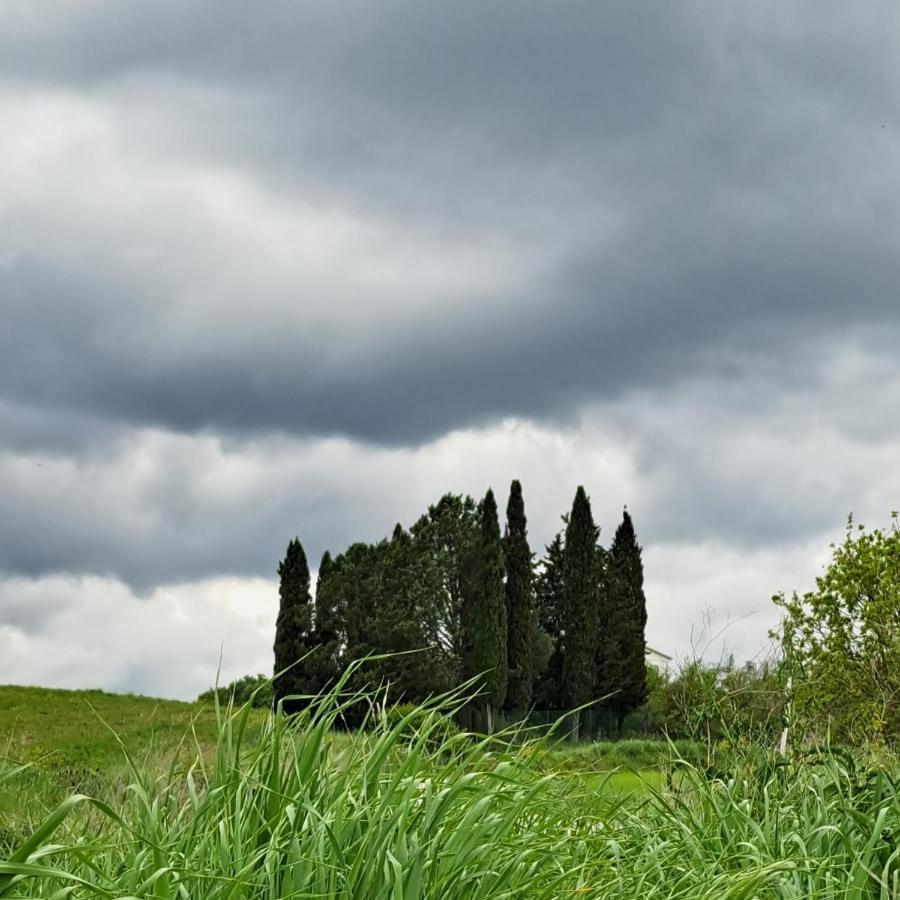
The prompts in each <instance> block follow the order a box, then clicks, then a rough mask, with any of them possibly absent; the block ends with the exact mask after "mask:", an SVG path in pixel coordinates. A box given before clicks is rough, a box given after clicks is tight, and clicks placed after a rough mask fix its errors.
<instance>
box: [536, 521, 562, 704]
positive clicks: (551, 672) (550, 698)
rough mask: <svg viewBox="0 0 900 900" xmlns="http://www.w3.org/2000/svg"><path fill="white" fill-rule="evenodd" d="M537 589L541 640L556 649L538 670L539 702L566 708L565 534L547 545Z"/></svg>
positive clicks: (537, 699)
mask: <svg viewBox="0 0 900 900" xmlns="http://www.w3.org/2000/svg"><path fill="white" fill-rule="evenodd" d="M546 553H547V555H546V556H545V557H544V560H543V564H542V567H541V570H540V573H539V574H538V577H537V585H536V589H535V606H536V613H537V615H536V618H537V629H538V635H539V637H540V639H541V640H543V641H547V640H549V642H550V646H551V647H552V650H551V652H550V656H549V660H548V662H547V667H546V669H545V670H544V671H543V672H540V673H538V677H537V681H536V683H535V689H534V699H535V705H536V706H537V708H538V709H548V710H550V709H562V708H563V705H564V704H563V701H562V698H561V694H560V690H561V688H560V681H561V677H562V628H563V614H562V604H563V543H562V535H561V534H557V535H556V537H554V538H553V540H552V541H551V542H550V543H549V544H548V545H547V547H546Z"/></svg>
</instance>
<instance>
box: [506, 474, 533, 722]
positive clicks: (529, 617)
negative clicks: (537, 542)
mask: <svg viewBox="0 0 900 900" xmlns="http://www.w3.org/2000/svg"><path fill="white" fill-rule="evenodd" d="M503 555H504V558H505V561H506V616H507V622H508V625H509V639H508V642H507V643H508V646H507V657H508V660H509V686H508V689H507V696H506V706H507V708H508V709H513V710H524V709H528V707H529V706H531V695H532V688H533V683H534V648H533V643H534V600H533V596H534V584H533V581H534V572H533V565H534V563H533V558H532V555H531V548H530V547H529V546H528V528H527V519H526V517H525V501H524V499H523V497H522V485H521V484H520V483H519V481H518V479H517V480H515V481H513V483H512V485H511V487H510V491H509V502H508V503H507V505H506V535H505V536H504V539H503Z"/></svg>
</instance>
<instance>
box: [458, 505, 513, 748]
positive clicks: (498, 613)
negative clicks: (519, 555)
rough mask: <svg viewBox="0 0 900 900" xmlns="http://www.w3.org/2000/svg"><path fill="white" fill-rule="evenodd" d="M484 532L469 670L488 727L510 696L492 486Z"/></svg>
mask: <svg viewBox="0 0 900 900" xmlns="http://www.w3.org/2000/svg"><path fill="white" fill-rule="evenodd" d="M479 514H480V533H479V538H478V545H477V547H476V549H475V567H474V578H473V585H472V596H471V598H470V599H469V602H468V607H469V610H468V616H467V618H468V623H467V625H468V630H469V631H470V635H471V638H470V646H471V650H470V661H469V665H468V667H467V668H468V670H469V672H470V673H472V674H473V675H481V676H482V677H483V679H484V681H483V694H482V696H481V701H480V702H481V705H482V706H483V708H484V711H485V715H486V725H487V729H488V731H490V730H491V729H492V727H493V712H494V711H495V710H497V709H500V708H501V707H502V706H503V703H504V701H505V700H506V682H507V628H506V594H505V590H504V587H503V546H502V542H501V539H500V522H499V520H498V518H497V501H496V500H495V499H494V492H493V491H492V490H490V489H489V490H488V492H487V494H485V497H484V500H482V502H481V504H480V508H479Z"/></svg>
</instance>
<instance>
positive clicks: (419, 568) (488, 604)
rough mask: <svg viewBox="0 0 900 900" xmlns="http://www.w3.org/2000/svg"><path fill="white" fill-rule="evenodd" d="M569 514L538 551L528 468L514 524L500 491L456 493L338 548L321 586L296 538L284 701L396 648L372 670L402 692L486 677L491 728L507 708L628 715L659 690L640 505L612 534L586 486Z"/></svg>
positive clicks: (289, 575)
mask: <svg viewBox="0 0 900 900" xmlns="http://www.w3.org/2000/svg"><path fill="white" fill-rule="evenodd" d="M564 522H565V531H564V533H560V534H557V535H556V537H555V538H554V539H553V541H552V542H551V543H550V544H549V546H548V547H547V548H546V556H545V558H544V559H543V560H542V561H541V562H540V564H536V562H535V558H534V554H533V553H532V552H531V549H530V547H529V544H528V533H527V519H526V516H525V502H524V498H523V496H522V486H521V484H520V483H519V482H518V481H513V482H512V485H511V488H510V493H509V500H508V503H507V506H506V527H505V530H504V532H503V534H502V536H501V530H500V520H499V514H498V509H497V502H496V499H495V497H494V493H493V491H492V490H488V492H487V493H486V494H485V496H484V498H483V499H482V500H481V501H480V502H478V503H476V502H475V501H474V500H473V499H472V498H471V497H469V496H460V495H454V494H446V495H445V496H444V497H442V498H441V499H440V500H439V501H438V502H437V503H436V504H434V505H433V506H431V507H429V509H428V512H427V513H425V514H424V515H423V516H422V517H421V518H420V519H419V520H418V521H417V522H416V523H415V524H414V525H413V526H412V527H411V528H410V529H409V530H406V529H404V528H403V527H402V526H400V525H397V526H396V528H395V529H394V532H393V534H392V535H391V537H390V538H389V539H385V540H382V541H380V542H378V543H376V544H363V543H357V544H353V545H351V546H350V547H348V548H347V550H345V551H344V552H343V553H341V554H339V555H338V556H336V557H334V558H332V557H331V555H330V553H328V552H326V553H325V554H324V556H323V557H322V561H321V563H320V565H319V573H318V582H317V585H316V591H315V599H313V596H312V594H311V590H310V574H309V567H308V565H307V560H306V555H305V553H304V551H303V547H302V546H301V544H300V542H299V541H298V540H297V539H294V540H292V541H291V542H290V543H289V544H288V548H287V553H286V555H285V558H284V560H283V561H282V562H281V564H280V565H279V568H278V574H279V578H280V585H279V595H280V608H279V614H278V620H277V624H276V633H275V672H276V675H278V677H277V679H276V682H275V695H276V700H282V701H283V702H284V707H285V709H286V710H287V711H289V712H290V711H292V710H295V709H296V708H297V707H298V705H300V704H302V703H303V701H302V699H290V698H292V697H294V696H295V695H299V696H301V697H302V696H309V695H314V694H316V693H318V692H319V691H321V690H322V689H324V688H326V687H327V686H328V685H329V684H330V683H332V682H333V680H334V679H335V678H337V677H338V674H339V673H340V672H341V671H343V669H344V667H345V666H346V665H347V664H348V663H349V662H351V661H352V660H354V659H360V658H363V657H366V656H370V655H372V654H378V655H381V654H390V655H388V656H382V658H379V659H374V660H372V661H371V662H370V663H369V664H367V666H366V667H365V673H366V677H367V678H368V680H369V681H370V682H372V683H376V684H389V685H390V688H389V690H390V694H391V696H392V698H393V699H394V700H396V701H398V702H399V701H404V702H416V701H419V700H422V699H424V698H426V697H428V696H430V695H433V694H435V693H441V692H444V691H447V690H449V689H451V688H452V687H454V686H456V685H457V684H460V683H461V682H462V681H466V680H468V679H476V680H477V683H478V684H479V686H480V691H481V693H480V694H479V698H478V700H477V701H476V708H477V709H478V710H479V711H480V712H481V713H482V714H483V715H484V725H485V726H486V727H487V728H488V729H490V728H491V727H492V720H493V718H494V715H495V713H496V712H497V711H498V710H501V709H505V710H511V711H515V712H517V713H523V712H525V711H527V710H529V709H533V708H538V709H546V710H557V711H560V710H567V709H573V708H575V707H580V706H584V705H585V704H590V703H592V702H594V701H599V702H600V703H601V704H602V705H603V706H604V707H605V708H607V709H608V710H610V711H612V712H613V713H614V714H615V715H616V716H617V717H618V719H619V723H620V724H621V720H622V718H623V717H624V716H625V714H626V713H627V712H628V711H630V710H632V709H634V708H636V707H637V706H639V705H640V704H641V703H642V702H643V701H644V698H645V694H646V678H645V663H644V652H645V644H644V629H645V626H646V622H647V612H646V601H645V598H644V590H643V566H642V563H641V548H640V547H639V546H638V543H637V539H636V537H635V532H634V527H633V524H632V521H631V517H630V516H629V514H628V512H627V511H626V512H625V513H624V516H623V519H622V522H621V524H620V525H619V527H618V529H617V531H616V535H615V539H614V540H613V543H612V546H611V547H610V548H609V549H604V548H603V547H601V546H600V544H599V541H598V538H599V529H598V528H597V526H596V524H595V522H594V519H593V514H592V511H591V504H590V500H589V498H588V496H587V495H586V493H585V491H584V488H582V487H579V488H578V490H577V491H576V494H575V499H574V502H573V504H572V509H571V512H570V513H569V514H568V515H567V516H565V517H564ZM412 650H415V651H419V652H414V653H406V652H404V651H412ZM285 670H286V671H285ZM279 673H282V674H279ZM285 698H289V699H285ZM576 718H577V717H576ZM575 727H576V729H577V724H576V726H575Z"/></svg>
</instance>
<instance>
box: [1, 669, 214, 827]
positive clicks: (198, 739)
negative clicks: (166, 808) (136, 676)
mask: <svg viewBox="0 0 900 900" xmlns="http://www.w3.org/2000/svg"><path fill="white" fill-rule="evenodd" d="M215 735H216V720H215V711H214V709H213V708H212V706H211V705H210V704H200V703H183V702H179V701H177V700H159V699H155V698H152V697H140V696H135V695H133V694H109V693H106V692H105V691H96V690H94V691H67V690H56V689H48V688H37V687H17V686H12V685H4V686H0V778H2V774H3V772H4V771H9V769H11V768H14V767H17V766H19V765H27V766H28V768H27V769H26V770H25V771H24V772H23V773H22V774H21V775H19V776H18V777H17V778H15V779H13V780H11V781H8V782H6V783H5V784H4V787H3V790H0V832H2V831H3V829H4V823H5V824H6V827H7V828H9V825H10V822H11V821H12V820H13V819H15V820H16V822H19V823H21V822H22V820H23V816H24V818H25V819H27V820H31V821H34V820H37V819H40V818H41V817H42V816H43V815H44V814H46V811H47V810H48V809H50V808H52V807H53V806H55V805H56V804H57V803H58V802H59V801H60V800H61V799H62V798H63V797H65V796H66V795H68V794H70V793H73V792H85V793H91V794H102V795H104V796H106V795H108V792H109V788H110V786H114V785H115V784H116V783H117V782H121V783H122V784H125V783H127V781H128V772H127V769H128V764H127V761H126V756H125V752H124V749H127V751H128V753H129V754H131V755H132V757H133V759H134V760H135V762H136V763H137V764H138V765H139V767H140V768H142V769H144V770H147V771H153V770H157V771H163V770H165V769H167V768H168V766H169V765H170V763H171V762H172V761H173V760H178V759H179V758H183V759H187V758H188V750H190V751H191V753H190V755H191V756H192V757H193V756H195V755H196V745H197V744H199V746H200V747H201V749H202V750H203V752H204V755H205V754H207V753H208V752H209V751H210V750H211V749H212V747H213V746H214V743H215ZM189 744H190V745H193V746H190V747H189V748H188V746H187V745H189ZM123 748H124V749H123ZM179 748H182V750H181V752H179Z"/></svg>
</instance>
